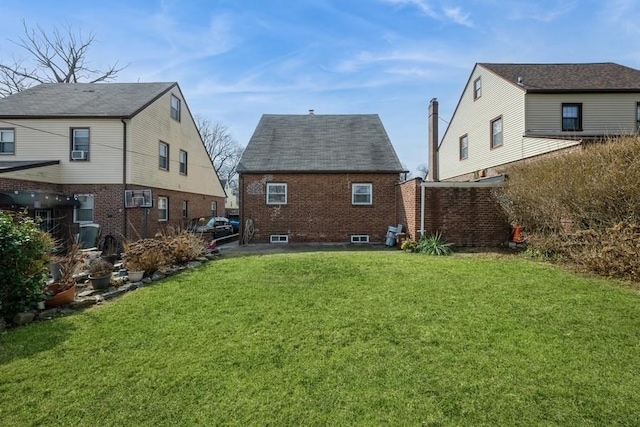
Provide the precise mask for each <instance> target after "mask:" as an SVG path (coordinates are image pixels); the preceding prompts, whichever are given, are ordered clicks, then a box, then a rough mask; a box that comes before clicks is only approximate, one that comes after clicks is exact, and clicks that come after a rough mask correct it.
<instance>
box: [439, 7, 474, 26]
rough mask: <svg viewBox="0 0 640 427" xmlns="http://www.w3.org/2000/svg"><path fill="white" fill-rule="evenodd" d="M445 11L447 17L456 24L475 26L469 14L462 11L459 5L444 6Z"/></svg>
mask: <svg viewBox="0 0 640 427" xmlns="http://www.w3.org/2000/svg"><path fill="white" fill-rule="evenodd" d="M443 11H444V14H445V15H446V16H447V18H449V19H451V20H452V21H453V22H455V23H456V24H460V25H464V26H465V27H470V28H471V27H473V23H472V22H471V21H470V20H469V14H468V13H463V12H461V10H460V8H459V7H453V8H444V9H443Z"/></svg>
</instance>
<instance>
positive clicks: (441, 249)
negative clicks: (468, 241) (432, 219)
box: [414, 232, 453, 255]
mask: <svg viewBox="0 0 640 427" xmlns="http://www.w3.org/2000/svg"><path fill="white" fill-rule="evenodd" d="M414 252H419V253H423V254H427V255H450V254H451V253H452V252H453V251H452V250H451V243H445V242H444V241H443V240H442V233H440V232H436V233H434V234H432V235H430V236H426V237H421V238H420V240H419V241H418V245H417V246H416V248H415V250H414Z"/></svg>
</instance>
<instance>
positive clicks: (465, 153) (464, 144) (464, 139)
mask: <svg viewBox="0 0 640 427" xmlns="http://www.w3.org/2000/svg"><path fill="white" fill-rule="evenodd" d="M467 157H469V136H468V135H462V136H461V137H460V160H464V159H466V158H467Z"/></svg>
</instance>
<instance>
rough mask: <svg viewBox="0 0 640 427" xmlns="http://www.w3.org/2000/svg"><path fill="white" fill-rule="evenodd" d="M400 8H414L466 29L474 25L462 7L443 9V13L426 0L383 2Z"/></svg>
mask: <svg viewBox="0 0 640 427" xmlns="http://www.w3.org/2000/svg"><path fill="white" fill-rule="evenodd" d="M382 1H383V2H385V3H390V4H394V5H398V6H414V7H416V8H418V9H419V10H420V11H422V13H424V14H425V15H426V16H428V17H430V18H433V19H437V20H449V21H451V22H454V23H456V24H458V25H463V26H465V27H473V23H472V22H471V20H469V15H470V14H469V13H464V12H463V11H462V10H461V8H460V7H442V8H441V12H442V13H440V12H438V11H436V10H435V9H434V8H433V6H431V5H430V4H429V3H428V2H427V1H426V0H382Z"/></svg>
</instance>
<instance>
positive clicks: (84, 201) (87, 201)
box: [73, 194, 96, 224]
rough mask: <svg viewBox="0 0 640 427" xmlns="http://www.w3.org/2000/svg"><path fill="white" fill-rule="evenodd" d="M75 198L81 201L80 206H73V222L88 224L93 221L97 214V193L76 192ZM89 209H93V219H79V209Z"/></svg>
mask: <svg viewBox="0 0 640 427" xmlns="http://www.w3.org/2000/svg"><path fill="white" fill-rule="evenodd" d="M73 197H74V199H76V200H77V201H78V202H80V206H76V207H74V208H73V222H74V223H76V224H88V223H92V222H93V220H94V218H95V215H96V208H95V206H96V205H95V203H96V196H95V194H74V195H73ZM81 209H82V210H85V211H88V210H89V209H90V210H91V219H87V220H79V219H78V211H79V210H81Z"/></svg>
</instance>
